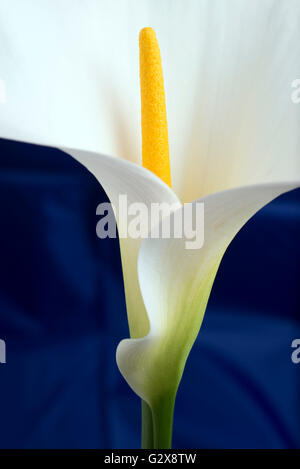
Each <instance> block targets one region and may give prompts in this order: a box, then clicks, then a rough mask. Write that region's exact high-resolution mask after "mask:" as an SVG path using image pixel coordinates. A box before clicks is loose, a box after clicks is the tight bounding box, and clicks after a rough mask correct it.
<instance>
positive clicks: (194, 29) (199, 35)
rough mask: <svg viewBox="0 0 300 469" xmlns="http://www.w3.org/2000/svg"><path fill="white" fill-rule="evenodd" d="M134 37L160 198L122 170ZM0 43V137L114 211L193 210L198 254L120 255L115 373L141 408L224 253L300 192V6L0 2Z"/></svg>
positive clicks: (180, 245)
mask: <svg viewBox="0 0 300 469" xmlns="http://www.w3.org/2000/svg"><path fill="white" fill-rule="evenodd" d="M145 26H152V27H153V28H154V29H155V30H156V33H157V36H158V40H159V43H160V47H161V53H162V60H163V68H164V75H165V87H166V97H167V110H168V124H169V140H170V154H171V168H172V181H173V191H172V190H170V189H169V188H168V187H167V186H166V185H165V184H164V183H162V182H161V181H160V180H158V178H157V177H156V176H154V175H153V174H151V173H150V172H149V171H147V170H145V169H143V168H142V167H140V166H138V165H137V164H136V163H139V162H140V160H141V158H140V148H141V141H140V96H139V72H138V33H139V30H140V29H141V28H143V27H145ZM0 34H1V41H0V54H1V71H0V73H1V76H0V78H1V79H2V80H4V81H5V85H6V103H3V104H1V105H0V106H1V108H0V109H1V113H0V129H1V130H0V136H1V137H5V138H10V139H15V140H21V141H26V142H33V143H39V144H43V145H51V146H55V147H58V148H62V149H63V150H64V151H66V152H67V153H69V154H70V155H72V156H73V157H75V158H76V159H77V160H78V161H80V162H81V163H82V164H83V165H85V166H86V167H87V168H88V169H89V170H90V171H91V172H92V173H93V174H94V175H95V176H96V178H97V179H98V180H99V182H100V183H101V184H102V185H103V187H104V189H105V190H106V192H107V194H108V196H109V198H110V199H111V201H112V202H113V203H114V204H115V205H117V201H118V195H119V194H120V193H126V194H127V195H128V199H129V201H134V202H136V201H142V202H144V203H146V204H147V205H150V204H151V203H152V202H162V201H166V202H169V203H174V202H178V200H179V199H180V200H181V201H182V202H187V201H195V200H197V199H199V198H200V200H204V202H205V244H204V247H203V248H202V249H201V250H198V251H188V250H186V249H185V248H184V241H185V240H178V239H177V240H176V239H175V240H153V239H149V240H144V241H142V242H141V240H132V239H126V240H122V241H121V254H122V264H123V272H124V281H125V292H126V302H127V310H128V318H129V324H130V330H131V335H132V337H133V339H128V340H125V341H122V342H121V344H120V346H119V348H118V353H117V360H118V364H119V367H120V369H121V372H122V373H123V375H124V376H125V378H126V379H127V381H128V382H129V384H130V385H131V386H132V388H133V389H134V390H135V391H136V392H137V393H138V394H139V395H140V396H141V397H143V398H144V399H145V400H147V401H148V402H149V403H150V404H151V403H152V401H153V400H155V399H156V398H157V393H158V394H159V393H163V392H169V389H168V388H169V387H172V386H173V387H174V386H176V385H177V384H178V380H179V379H180V376H181V373H182V369H183V366H184V363H185V360H186V357H187V354H188V352H189V350H190V347H191V344H192V343H193V341H194V339H195V337H196V335H197V332H198V330H199V327H200V325H201V321H202V318H203V314H204V311H205V307H206V302H207V299H208V296H209V293H210V289H211V285H212V283H213V279H214V276H215V273H216V271H217V268H218V265H219V263H220V261H221V258H222V255H223V253H224V251H225V249H226V247H227V245H228V243H229V242H230V241H231V239H232V238H233V237H234V235H235V234H236V232H237V231H238V230H239V229H240V228H241V227H242V226H243V224H244V223H245V222H246V221H247V220H248V219H249V218H250V217H251V216H252V215H253V214H254V213H255V212H256V211H257V210H259V209H260V208H261V207H262V206H263V205H265V204H266V203H268V202H269V201H270V200H272V199H273V198H275V197H277V196H278V195H280V194H281V193H283V192H286V191H287V190H291V189H293V188H295V187H298V186H299V180H300V157H299V150H300V132H299V128H300V108H299V107H297V106H296V105H295V104H293V103H292V101H291V99H290V93H291V83H292V81H293V80H294V79H295V78H297V77H298V76H299V73H300V2H299V0H288V1H286V0H251V1H249V0H226V1H225V0H224V1H221V0H186V1H182V0H164V1H162V2H158V1H155V0H128V1H125V0H114V1H113V2H112V1H109V0H106V1H103V0H86V1H85V2H82V1H81V0H42V1H41V0H2V1H1V3H0ZM105 155H109V156H105ZM148 332H149V335H148V336H147V337H146V338H144V336H145V335H146V334H147V333H148ZM170 370H171V371H170ZM158 376H159V377H160V379H157V377H158ZM154 381H155V382H156V385H155V386H153V382H154ZM157 383H161V386H159V385H158V384H157Z"/></svg>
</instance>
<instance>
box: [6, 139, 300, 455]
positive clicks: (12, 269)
mask: <svg viewBox="0 0 300 469" xmlns="http://www.w3.org/2000/svg"><path fill="white" fill-rule="evenodd" d="M0 150H1V151H0V170H1V173H0V174H1V175H0V178H1V184H0V209H1V212H0V216H1V229H0V259H1V262H0V338H1V339H4V340H5V341H6V344H7V363H6V364H2V365H0V447H1V448H134V447H139V444H140V404H139V400H138V398H137V397H136V396H135V395H134V393H133V392H132V391H131V390H130V389H129V387H128V386H127V384H126V383H125V382H124V380H123V378H122V377H121V375H120V374H119V372H118V369H117V366H116V363H115V350H116V346H117V344H118V342H119V341H120V340H121V339H123V338H125V337H127V336H128V327H127V321H126V310H125V301H124V291H123V283H122V272H121V264H120V255H119V246H118V241H117V240H111V239H107V240H99V239H98V238H97V237H96V233H95V227H96V222H97V220H98V219H99V218H98V217H96V215H95V211H96V206H97V205H98V203H100V202H103V201H105V200H107V199H106V195H105V193H104V191H103V190H102V189H101V187H100V186H99V184H98V183H97V182H96V180H95V179H94V177H93V176H92V175H91V174H90V173H88V172H87V170H85V169H84V168H83V167H82V166H81V165H79V164H78V163H77V162H75V161H74V160H73V159H72V158H71V157H69V156H68V155H65V154H63V153H61V152H59V151H57V150H53V149H48V148H43V147H39V146H33V145H26V144H21V143H15V142H9V141H5V140H2V141H0ZM299 201H300V191H293V192H291V193H289V194H286V195H284V196H282V197H280V198H279V199H277V200H276V201H274V202H272V203H271V204H270V205H268V206H267V207H266V208H264V209H263V210H261V211H260V212H259V213H258V214H257V215H256V216H255V217H254V218H253V219H252V220H250V221H249V222H248V223H247V225H246V226H245V227H244V228H243V229H242V231H241V232H240V233H239V234H238V236H237V237H236V238H235V240H234V242H233V243H232V244H231V246H230V247H229V249H228V251H227V253H226V255H225V257H224V259H223V262H222V264H221V267H220V270H219V272H218V275H217V278H216V281H215V284H214V287H213V291H212V295H211V298H210V301H209V305H208V308H207V312H206V316H205V320H204V324H203V327H202V329H201V332H200V334H199V336H198V339H197V341H196V343H195V346H194V348H193V350H192V353H191V355H190V358H189V360H188V363H187V366H186V370H185V373H184V377H183V380H182V384H181V386H180V390H179V394H178V398H177V403H176V410H175V430H174V447H176V448H196V447H200V448H300V364H299V365H295V364H293V363H292V361H291V353H292V349H291V342H292V340H293V339H295V338H300V318H299V305H300V297H299V296H300V294H299V279H300V263H299V260H300V246H299V234H300V204H299Z"/></svg>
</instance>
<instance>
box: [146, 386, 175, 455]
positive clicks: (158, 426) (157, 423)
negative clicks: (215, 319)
mask: <svg viewBox="0 0 300 469" xmlns="http://www.w3.org/2000/svg"><path fill="white" fill-rule="evenodd" d="M175 397H176V393H172V394H166V395H165V396H162V397H161V398H160V399H159V400H158V401H157V402H156V403H155V405H153V406H152V416H153V429H154V448H155V449H170V448H171V447H172V433H173V413H174V405H175Z"/></svg>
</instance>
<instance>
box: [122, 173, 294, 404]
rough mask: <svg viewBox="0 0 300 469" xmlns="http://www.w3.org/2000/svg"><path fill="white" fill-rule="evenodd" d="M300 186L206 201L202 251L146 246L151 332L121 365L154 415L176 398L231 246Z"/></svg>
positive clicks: (126, 343)
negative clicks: (255, 218)
mask: <svg viewBox="0 0 300 469" xmlns="http://www.w3.org/2000/svg"><path fill="white" fill-rule="evenodd" d="M299 185H300V183H299V182H294V183H281V184H264V185H253V186H246V187H241V188H238V189H233V190H230V191H224V192H220V193H217V194H214V195H212V196H207V197H205V198H203V199H200V200H199V201H200V202H204V204H205V205H204V206H205V222H204V224H205V241H204V246H203V247H202V248H201V249H198V250H187V249H186V245H185V241H186V239H184V238H183V239H153V238H148V239H145V240H144V241H143V242H142V245H141V250H140V253H139V266H138V274H139V282H140V288H141V292H142V296H143V300H144V303H145V307H146V310H147V314H148V317H149V321H150V332H149V334H148V335H147V336H146V337H144V338H139V339H126V340H123V341H122V342H121V343H120V344H119V346H118V349H117V363H118V366H119V369H120V371H121V373H122V374H123V376H124V377H125V379H126V380H127V382H128V384H129V385H130V386H131V388H132V389H133V390H134V391H135V392H136V393H137V394H138V395H139V396H140V397H141V398H142V399H143V400H144V401H146V402H147V403H148V404H149V405H150V407H151V408H152V410H153V409H155V407H156V406H157V405H158V402H159V401H160V400H161V399H163V398H164V397H165V396H169V395H171V394H172V393H173V394H174V393H175V394H176V391H177V388H178V385H179V383H180V380H181V376H182V373H183V370H184V366H185V363H186V359H187V357H188V355H189V352H190V350H191V348H192V346H193V343H194V341H195V339H196V337H197V334H198V332H199V329H200V327H201V324H202V321H203V316H204V313H205V309H206V305H207V301H208V298H209V295H210V292H211V288H212V285H213V281H214V278H215V275H216V272H217V270H218V267H219V264H220V261H221V259H222V257H223V254H224V252H225V250H226V248H227V246H228V244H229V243H230V241H231V240H232V239H233V237H234V236H235V234H236V233H237V232H238V231H239V230H240V228H241V227H242V226H243V225H244V224H245V223H246V222H247V220H249V218H251V216H253V215H254V214H255V213H256V212H257V211H258V210H259V209H260V208H262V207H263V206H264V205H265V204H267V203H268V202H270V201H271V200H273V199H274V198H276V197H277V196H278V195H280V194H282V193H284V192H286V191H289V190H291V189H294V188H296V187H298V186H299ZM194 203H197V201H195V202H194ZM172 216H173V215H172Z"/></svg>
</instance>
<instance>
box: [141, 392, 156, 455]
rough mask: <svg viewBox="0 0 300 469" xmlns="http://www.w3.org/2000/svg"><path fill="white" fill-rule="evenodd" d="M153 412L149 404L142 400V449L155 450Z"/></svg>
mask: <svg viewBox="0 0 300 469" xmlns="http://www.w3.org/2000/svg"><path fill="white" fill-rule="evenodd" d="M153 447H154V437H153V419H152V411H151V408H150V407H149V405H148V404H147V402H145V401H143V400H142V449H153Z"/></svg>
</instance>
